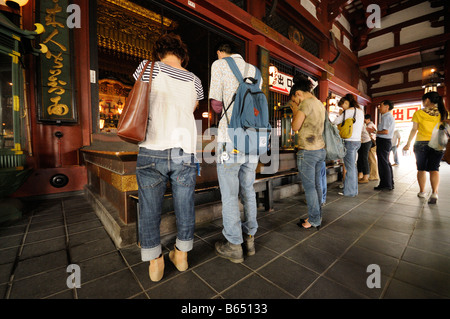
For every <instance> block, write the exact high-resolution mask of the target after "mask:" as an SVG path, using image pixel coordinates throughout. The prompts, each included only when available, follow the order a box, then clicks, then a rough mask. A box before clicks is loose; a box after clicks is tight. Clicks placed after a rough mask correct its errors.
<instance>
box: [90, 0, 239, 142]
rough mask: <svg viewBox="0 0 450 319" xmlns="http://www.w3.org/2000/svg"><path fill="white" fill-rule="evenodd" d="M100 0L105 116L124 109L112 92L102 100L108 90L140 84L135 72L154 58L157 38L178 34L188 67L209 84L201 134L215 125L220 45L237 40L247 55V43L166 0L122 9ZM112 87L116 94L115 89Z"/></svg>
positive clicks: (197, 114) (200, 110)
mask: <svg viewBox="0 0 450 319" xmlns="http://www.w3.org/2000/svg"><path fill="white" fill-rule="evenodd" d="M97 3H98V4H97V15H98V20H97V21H98V24H97V33H98V39H97V46H98V73H99V83H100V82H102V84H103V86H102V85H100V88H99V93H100V97H99V112H100V116H99V120H101V119H102V118H104V117H105V116H106V115H105V114H104V110H105V109H106V110H108V111H110V110H112V113H114V112H115V114H116V116H114V115H111V112H110V114H109V117H111V116H113V117H114V118H115V121H116V122H117V119H118V117H119V116H120V114H119V112H118V108H120V107H121V106H122V104H121V103H123V98H122V97H121V96H115V97H114V96H112V97H111V96H106V98H103V99H102V97H104V96H105V95H104V94H102V90H103V91H105V90H106V86H108V87H109V88H111V86H112V85H116V86H117V82H115V81H116V80H117V81H118V82H119V83H120V84H123V87H122V88H121V90H122V91H121V92H122V94H127V90H129V89H130V86H132V85H133V83H134V79H133V78H132V74H133V72H134V70H135V69H136V68H137V66H138V65H139V63H140V62H141V61H142V60H144V59H147V58H148V57H149V54H150V52H151V48H152V44H153V43H154V41H155V40H156V39H157V38H158V36H159V35H160V34H164V33H166V32H173V33H176V34H178V35H180V36H181V38H182V39H183V41H184V42H185V43H186V45H187V46H188V50H189V58H190V60H189V64H188V65H187V67H186V68H187V69H188V70H189V71H191V72H193V73H194V74H195V75H197V76H198V77H199V78H200V80H201V82H202V85H203V91H204V97H205V98H204V99H203V100H202V101H200V103H199V107H198V109H197V110H196V111H195V114H194V115H195V119H196V120H202V127H201V128H198V129H199V134H201V133H203V132H204V131H205V130H206V129H207V128H209V127H211V126H215V125H216V123H217V120H218V117H217V116H216V115H215V114H213V113H214V112H213V111H212V109H211V110H210V108H209V103H208V91H209V81H210V68H211V64H212V63H213V62H214V61H215V60H216V59H217V55H216V47H217V44H218V43H220V42H221V41H223V40H230V41H233V42H234V43H236V45H237V47H238V48H239V52H240V53H241V54H242V55H243V56H244V57H245V42H244V41H243V40H240V39H238V38H236V37H235V36H233V35H231V34H227V33H226V32H224V31H222V30H220V29H219V28H217V27H215V26H213V25H210V24H208V23H206V22H205V21H202V20H200V19H197V18H195V17H192V16H190V15H189V14H188V13H186V12H183V11H182V10H180V9H179V8H174V7H171V6H170V5H168V4H167V3H165V2H164V1H161V2H158V1H142V0H133V1H129V2H128V3H127V2H126V1H125V2H122V4H123V3H125V5H126V6H127V7H122V8H119V7H117V6H115V5H114V4H112V3H110V2H109V1H108V0H98V1H97ZM124 43H125V44H124ZM105 79H108V80H105ZM105 82H106V84H105ZM117 87H118V86H117ZM110 91H112V92H114V90H112V89H111V90H110ZM102 103H103V104H102ZM102 112H103V113H102ZM104 124H105V122H103V123H102V125H104ZM107 124H108V125H109V123H107ZM102 125H99V126H100V127H101V126H102ZM114 125H115V122H114V121H111V123H110V127H111V129H108V131H109V132H110V133H114ZM101 131H102V132H106V131H107V130H106V129H103V130H101Z"/></svg>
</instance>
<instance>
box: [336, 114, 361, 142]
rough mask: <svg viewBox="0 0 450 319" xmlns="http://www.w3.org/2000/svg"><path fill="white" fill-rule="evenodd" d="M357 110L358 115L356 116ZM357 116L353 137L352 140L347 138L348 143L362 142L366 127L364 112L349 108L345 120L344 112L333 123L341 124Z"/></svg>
mask: <svg viewBox="0 0 450 319" xmlns="http://www.w3.org/2000/svg"><path fill="white" fill-rule="evenodd" d="M355 110H356V114H355ZM354 114H355V123H353V131H352V136H351V137H350V138H346V139H345V140H346V141H354V142H361V134H362V130H363V125H364V112H363V110H361V109H360V108H356V109H355V108H353V107H351V108H349V109H348V110H346V111H345V119H344V112H342V114H341V115H339V116H338V117H336V118H335V119H334V121H333V124H336V125H337V124H341V123H342V122H343V121H345V120H346V119H348V118H352V117H353V115H354Z"/></svg>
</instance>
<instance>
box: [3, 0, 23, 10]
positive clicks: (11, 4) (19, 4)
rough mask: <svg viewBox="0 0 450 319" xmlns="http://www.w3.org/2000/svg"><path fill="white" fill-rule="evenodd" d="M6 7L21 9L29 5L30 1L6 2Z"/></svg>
mask: <svg viewBox="0 0 450 319" xmlns="http://www.w3.org/2000/svg"><path fill="white" fill-rule="evenodd" d="M5 3H6V5H7V6H8V7H10V8H13V9H19V8H20V7H23V6H24V5H26V4H27V3H28V0H6V1H5Z"/></svg>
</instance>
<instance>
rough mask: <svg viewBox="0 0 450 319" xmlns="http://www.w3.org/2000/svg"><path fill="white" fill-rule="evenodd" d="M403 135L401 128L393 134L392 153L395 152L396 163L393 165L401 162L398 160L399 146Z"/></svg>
mask: <svg viewBox="0 0 450 319" xmlns="http://www.w3.org/2000/svg"><path fill="white" fill-rule="evenodd" d="M400 142H401V136H400V132H399V130H395V132H394V135H393V136H392V140H391V143H392V148H391V151H392V154H394V164H392V166H398V165H399V164H400V163H399V161H398V148H399V146H400Z"/></svg>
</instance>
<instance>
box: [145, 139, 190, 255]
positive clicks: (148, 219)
mask: <svg viewBox="0 0 450 319" xmlns="http://www.w3.org/2000/svg"><path fill="white" fill-rule="evenodd" d="M196 176H197V165H196V159H195V155H194V154H187V153H184V152H183V150H182V149H180V148H173V149H167V150H163V151H157V150H150V149H146V148H143V147H141V148H140V149H139V155H138V158H137V164H136V178H137V182H138V187H139V188H138V194H139V242H140V245H141V257H142V261H149V260H152V259H155V258H158V257H159V256H160V254H161V242H160V224H161V210H162V203H163V199H164V193H165V191H166V185H167V182H168V181H170V184H171V186H172V195H173V204H174V210H175V217H176V222H177V239H176V243H175V245H176V246H177V248H178V250H181V251H190V250H191V249H192V247H193V242H194V229H195V211H194V190H195V183H196Z"/></svg>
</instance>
